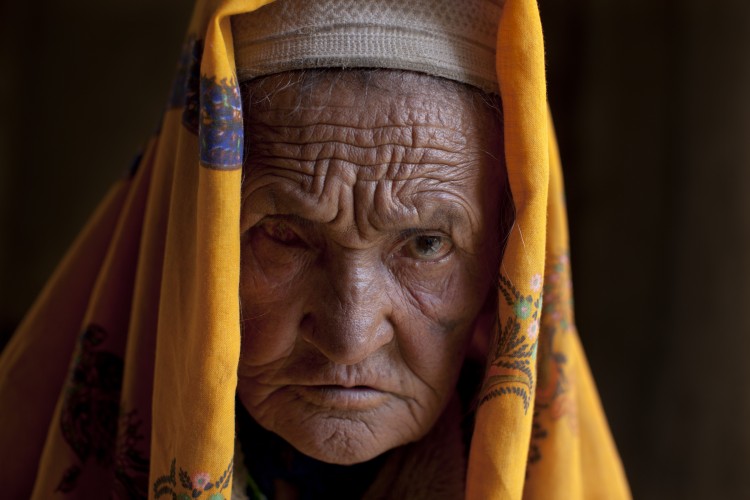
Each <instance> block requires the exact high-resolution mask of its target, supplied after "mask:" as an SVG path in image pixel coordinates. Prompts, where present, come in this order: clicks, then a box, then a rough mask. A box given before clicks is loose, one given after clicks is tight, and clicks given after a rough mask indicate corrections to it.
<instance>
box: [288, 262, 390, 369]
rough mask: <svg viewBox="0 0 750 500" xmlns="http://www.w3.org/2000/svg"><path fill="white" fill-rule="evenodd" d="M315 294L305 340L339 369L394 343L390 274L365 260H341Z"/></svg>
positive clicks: (331, 267)
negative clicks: (340, 366)
mask: <svg viewBox="0 0 750 500" xmlns="http://www.w3.org/2000/svg"><path fill="white" fill-rule="evenodd" d="M329 262H330V264H329V265H327V266H325V272H323V273H321V275H320V276H321V279H320V280H319V282H318V283H316V285H317V286H318V287H319V289H317V290H312V293H311V295H312V297H311V307H310V310H309V313H308V314H307V315H306V317H305V319H304V320H303V323H306V324H303V325H301V327H302V335H303V338H304V340H306V341H307V342H309V343H310V344H312V345H313V346H315V347H316V348H317V349H318V350H319V351H320V352H321V353H322V354H324V355H325V356H326V357H327V358H328V359H329V360H331V361H332V362H334V363H336V364H342V365H354V364H357V363H359V362H360V361H362V360H364V359H365V358H367V357H368V356H369V355H371V354H373V353H374V352H376V351H377V350H379V349H380V348H381V347H383V346H384V345H386V344H388V343H389V342H391V340H392V339H393V325H392V324H391V320H390V315H391V300H392V297H391V296H392V295H393V293H392V292H391V293H390V294H389V293H388V290H387V285H388V279H387V270H386V269H384V268H383V267H382V265H379V262H375V263H373V262H372V261H368V260H367V259H364V258H362V257H361V256H356V255H347V256H345V257H341V256H337V258H336V259H332V260H331V261H329Z"/></svg>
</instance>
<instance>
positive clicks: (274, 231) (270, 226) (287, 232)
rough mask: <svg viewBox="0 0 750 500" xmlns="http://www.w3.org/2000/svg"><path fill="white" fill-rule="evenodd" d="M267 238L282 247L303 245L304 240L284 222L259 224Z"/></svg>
mask: <svg viewBox="0 0 750 500" xmlns="http://www.w3.org/2000/svg"><path fill="white" fill-rule="evenodd" d="M260 227H261V229H262V230H263V231H264V232H265V233H266V235H267V236H268V237H270V238H271V239H272V240H274V241H276V242H277V243H281V244H283V245H304V243H305V242H304V240H303V239H302V238H300V237H299V235H298V234H297V233H296V232H295V231H294V229H292V227H291V226H290V225H289V224H287V223H286V222H284V221H273V220H272V221H266V222H263V223H261V224H260Z"/></svg>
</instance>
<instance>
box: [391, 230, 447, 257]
mask: <svg viewBox="0 0 750 500" xmlns="http://www.w3.org/2000/svg"><path fill="white" fill-rule="evenodd" d="M452 249H453V243H452V242H451V240H450V239H449V238H446V237H445V236H438V235H426V234H425V235H419V236H414V237H412V238H411V239H409V241H407V242H406V244H405V245H404V247H403V250H404V251H405V254H406V256H408V257H411V258H413V259H419V260H438V259H441V258H442V257H444V256H446V255H447V254H448V253H450V251H451V250H452Z"/></svg>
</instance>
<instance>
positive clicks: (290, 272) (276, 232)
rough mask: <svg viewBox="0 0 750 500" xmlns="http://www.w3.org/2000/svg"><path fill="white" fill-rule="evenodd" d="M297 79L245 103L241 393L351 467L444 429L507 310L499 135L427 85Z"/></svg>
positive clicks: (252, 407) (480, 108) (484, 112)
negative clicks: (496, 302) (474, 347)
mask: <svg viewBox="0 0 750 500" xmlns="http://www.w3.org/2000/svg"><path fill="white" fill-rule="evenodd" d="M298 79H299V73H287V74H280V75H275V76H272V77H267V78H265V79H263V80H262V81H261V82H260V83H259V84H256V85H255V88H254V89H253V95H255V96H257V95H258V94H261V95H266V96H267V97H266V98H264V99H257V98H254V99H253V100H252V102H251V103H250V105H249V107H247V108H249V109H247V108H246V109H247V114H246V139H245V140H246V141H247V142H248V157H247V163H246V166H245V172H246V173H245V175H246V178H245V181H244V186H243V193H242V196H243V211H242V279H241V290H240V292H241V299H242V324H243V340H242V342H243V343H242V358H241V362H240V367H239V388H238V392H239V396H240V398H241V400H242V402H243V404H244V405H245V407H246V408H247V410H248V411H249V413H250V414H251V415H252V416H253V417H254V419H255V420H256V421H257V422H258V423H259V424H260V425H262V426H263V427H265V428H266V429H268V430H271V431H273V432H275V433H277V434H279V435H280V436H281V437H283V438H284V439H286V440H287V441H288V442H289V443H291V444H292V445H293V446H294V447H295V448H297V449H298V450H300V451H301V452H303V453H305V454H307V455H309V456H312V457H314V458H317V459H320V460H323V461H326V462H331V463H338V464H352V463H357V462H363V461H365V460H368V459H371V458H373V457H375V456H377V455H379V454H381V453H383V452H384V451H387V450H389V449H391V448H394V447H396V446H399V445H402V444H406V443H408V442H412V441H416V440H418V439H420V438H421V437H423V436H424V435H425V434H426V433H427V432H428V431H429V430H430V428H431V427H432V426H433V424H434V423H435V421H436V420H437V418H438V417H439V416H440V414H441V413H442V411H443V409H444V408H445V406H446V404H447V403H448V401H449V399H450V398H451V396H452V394H453V392H454V390H455V384H456V379H457V376H458V373H459V371H460V368H461V365H462V362H463V359H464V355H465V352H466V348H467V345H468V343H469V341H470V338H471V335H472V334H473V332H474V331H475V330H476V325H477V324H478V323H480V319H481V317H482V316H483V315H485V314H486V315H488V316H489V315H491V314H492V313H493V309H492V307H487V306H486V305H485V303H489V302H490V301H487V300H486V299H487V297H488V291H489V289H490V287H491V285H492V283H493V282H494V277H495V274H496V271H497V264H498V260H499V256H500V245H499V240H500V237H499V234H498V233H499V213H498V212H499V198H500V196H501V195H502V193H503V192H504V188H503V180H502V179H503V178H504V175H505V174H504V172H503V168H502V162H501V160H500V159H501V158H502V155H503V152H502V147H501V141H500V135H501V126H500V124H499V123H498V119H497V118H496V117H495V116H494V115H493V113H491V112H490V110H489V109H487V107H486V106H484V105H483V104H482V103H481V102H479V100H478V98H477V97H476V96H475V95H473V94H472V93H470V92H467V91H466V90H465V89H462V88H460V87H458V86H454V85H451V84H446V83H445V82H442V81H439V80H437V79H434V78H432V77H429V76H423V75H418V74H413V73H404V72H396V71H380V72H374V73H371V74H369V76H368V78H366V79H365V78H362V77H361V75H360V76H359V77H358V76H357V75H356V74H352V73H346V72H330V73H323V74H318V75H317V76H316V78H315V80H314V81H313V82H312V83H310V82H308V83H307V84H299V82H297V81H296V80H298ZM292 83H293V84H292ZM269 93H270V95H269Z"/></svg>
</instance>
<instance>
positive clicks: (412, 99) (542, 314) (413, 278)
mask: <svg viewBox="0 0 750 500" xmlns="http://www.w3.org/2000/svg"><path fill="white" fill-rule="evenodd" d="M265 4H268V5H265ZM542 304H544V307H542ZM570 305H571V304H570V286H569V271H568V268H567V247H566V227H565V214H564V208H563V206H562V186H561V184H560V172H559V165H558V163H557V156H556V152H555V146H554V142H553V137H552V133H551V126H550V125H549V122H548V117H547V111H546V101H545V83H544V63H543V48H542V43H541V31H540V27H539V20H538V13H537V12H536V6H535V4H534V2H532V1H529V0H507V1H506V2H505V4H504V5H500V4H499V3H497V2H495V1H491V0H462V1H455V0H438V1H429V2H428V1H425V0H422V1H416V0H414V1H400V2H399V1H395V0H378V1H367V0H325V1H318V2H307V1H303V0H278V1H277V2H275V3H270V2H266V1H258V0H255V1H251V0H247V1H240V0H224V1H208V0H206V1H199V2H198V5H197V7H196V12H195V15H194V17H193V21H192V23H191V27H190V30H189V36H188V39H187V42H186V49H185V55H184V57H183V59H182V62H181V65H180V71H179V74H178V79H177V82H176V84H175V91H174V92H173V95H172V97H171V98H170V107H169V109H168V111H167V112H166V113H165V116H164V121H163V124H162V129H161V131H160V133H159V135H158V137H155V138H154V139H153V140H152V141H151V142H150V143H149V145H148V147H147V148H146V150H145V152H144V154H143V156H142V158H141V160H140V161H139V167H138V169H137V170H136V171H135V172H134V174H133V176H132V177H131V178H130V179H127V180H125V181H123V182H122V183H121V184H119V185H117V186H116V187H115V188H114V189H113V191H112V192H111V193H110V195H109V196H108V198H107V199H106V200H105V201H104V202H103V204H102V206H101V208H100V209H99V210H98V211H97V213H96V214H95V215H94V217H93V218H92V220H91V221H90V223H89V225H88V226H87V228H86V229H85V230H84V232H83V233H82V235H81V236H80V237H79V239H78V241H77V242H76V243H75V245H74V247H73V249H72V250H71V251H70V253H69V254H68V256H67V257H66V258H65V260H64V262H63V263H62V264H61V266H60V268H59V269H58V271H57V272H56V274H55V275H54V276H53V278H52V279H51V281H50V283H49V285H48V286H47V288H46V289H45V291H44V292H43V294H42V296H41V297H40V298H39V300H38V302H37V304H36V305H35V306H34V308H33V309H32V311H31V312H30V313H29V315H28V317H27V319H26V321H25V322H24V323H23V325H22V326H21V328H20V329H19V332H18V333H17V334H16V336H15V337H14V339H13V340H12V342H11V343H10V344H9V346H8V347H7V349H6V350H5V352H4V353H3V358H2V360H1V361H0V375H1V376H2V378H0V381H2V386H1V387H0V402H2V414H3V425H2V428H1V430H0V443H1V444H2V447H3V449H5V450H11V449H12V450H14V451H13V455H14V459H13V460H11V461H8V463H7V464H6V465H5V466H4V467H3V468H2V478H3V481H2V485H3V486H2V488H3V490H2V491H3V496H4V497H7V498H26V497H29V496H31V497H32V498H39V499H41V498H56V497H70V498H102V497H106V496H114V497H117V498H142V497H145V496H148V497H149V498H173V499H178V498H179V499H187V498H207V499H212V500H218V499H227V498H230V497H231V498H248V497H251V498H277V499H286V498H327V497H334V498H461V497H464V496H466V497H469V498H481V499H484V498H521V497H524V498H564V499H570V498H584V497H585V498H625V497H627V496H628V490H627V485H626V482H625V480H624V476H623V474H622V471H621V467H620V465H619V460H618V458H617V454H616V451H615V450H614V446H613V444H612V441H611V438H610V436H609V431H608V429H607V426H606V422H605V420H604V417H603V414H602V412H601V409H600V407H599V403H598V399H597V396H596V392H595V389H594V387H593V384H592V381H591V377H590V375H589V372H588V369H587V367H586V362H585V359H584V357H583V354H582V351H581V349H580V346H579V344H578V341H577V338H576V336H575V331H574V328H573V326H572V312H571V308H570ZM79 332H82V333H80V334H79Z"/></svg>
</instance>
